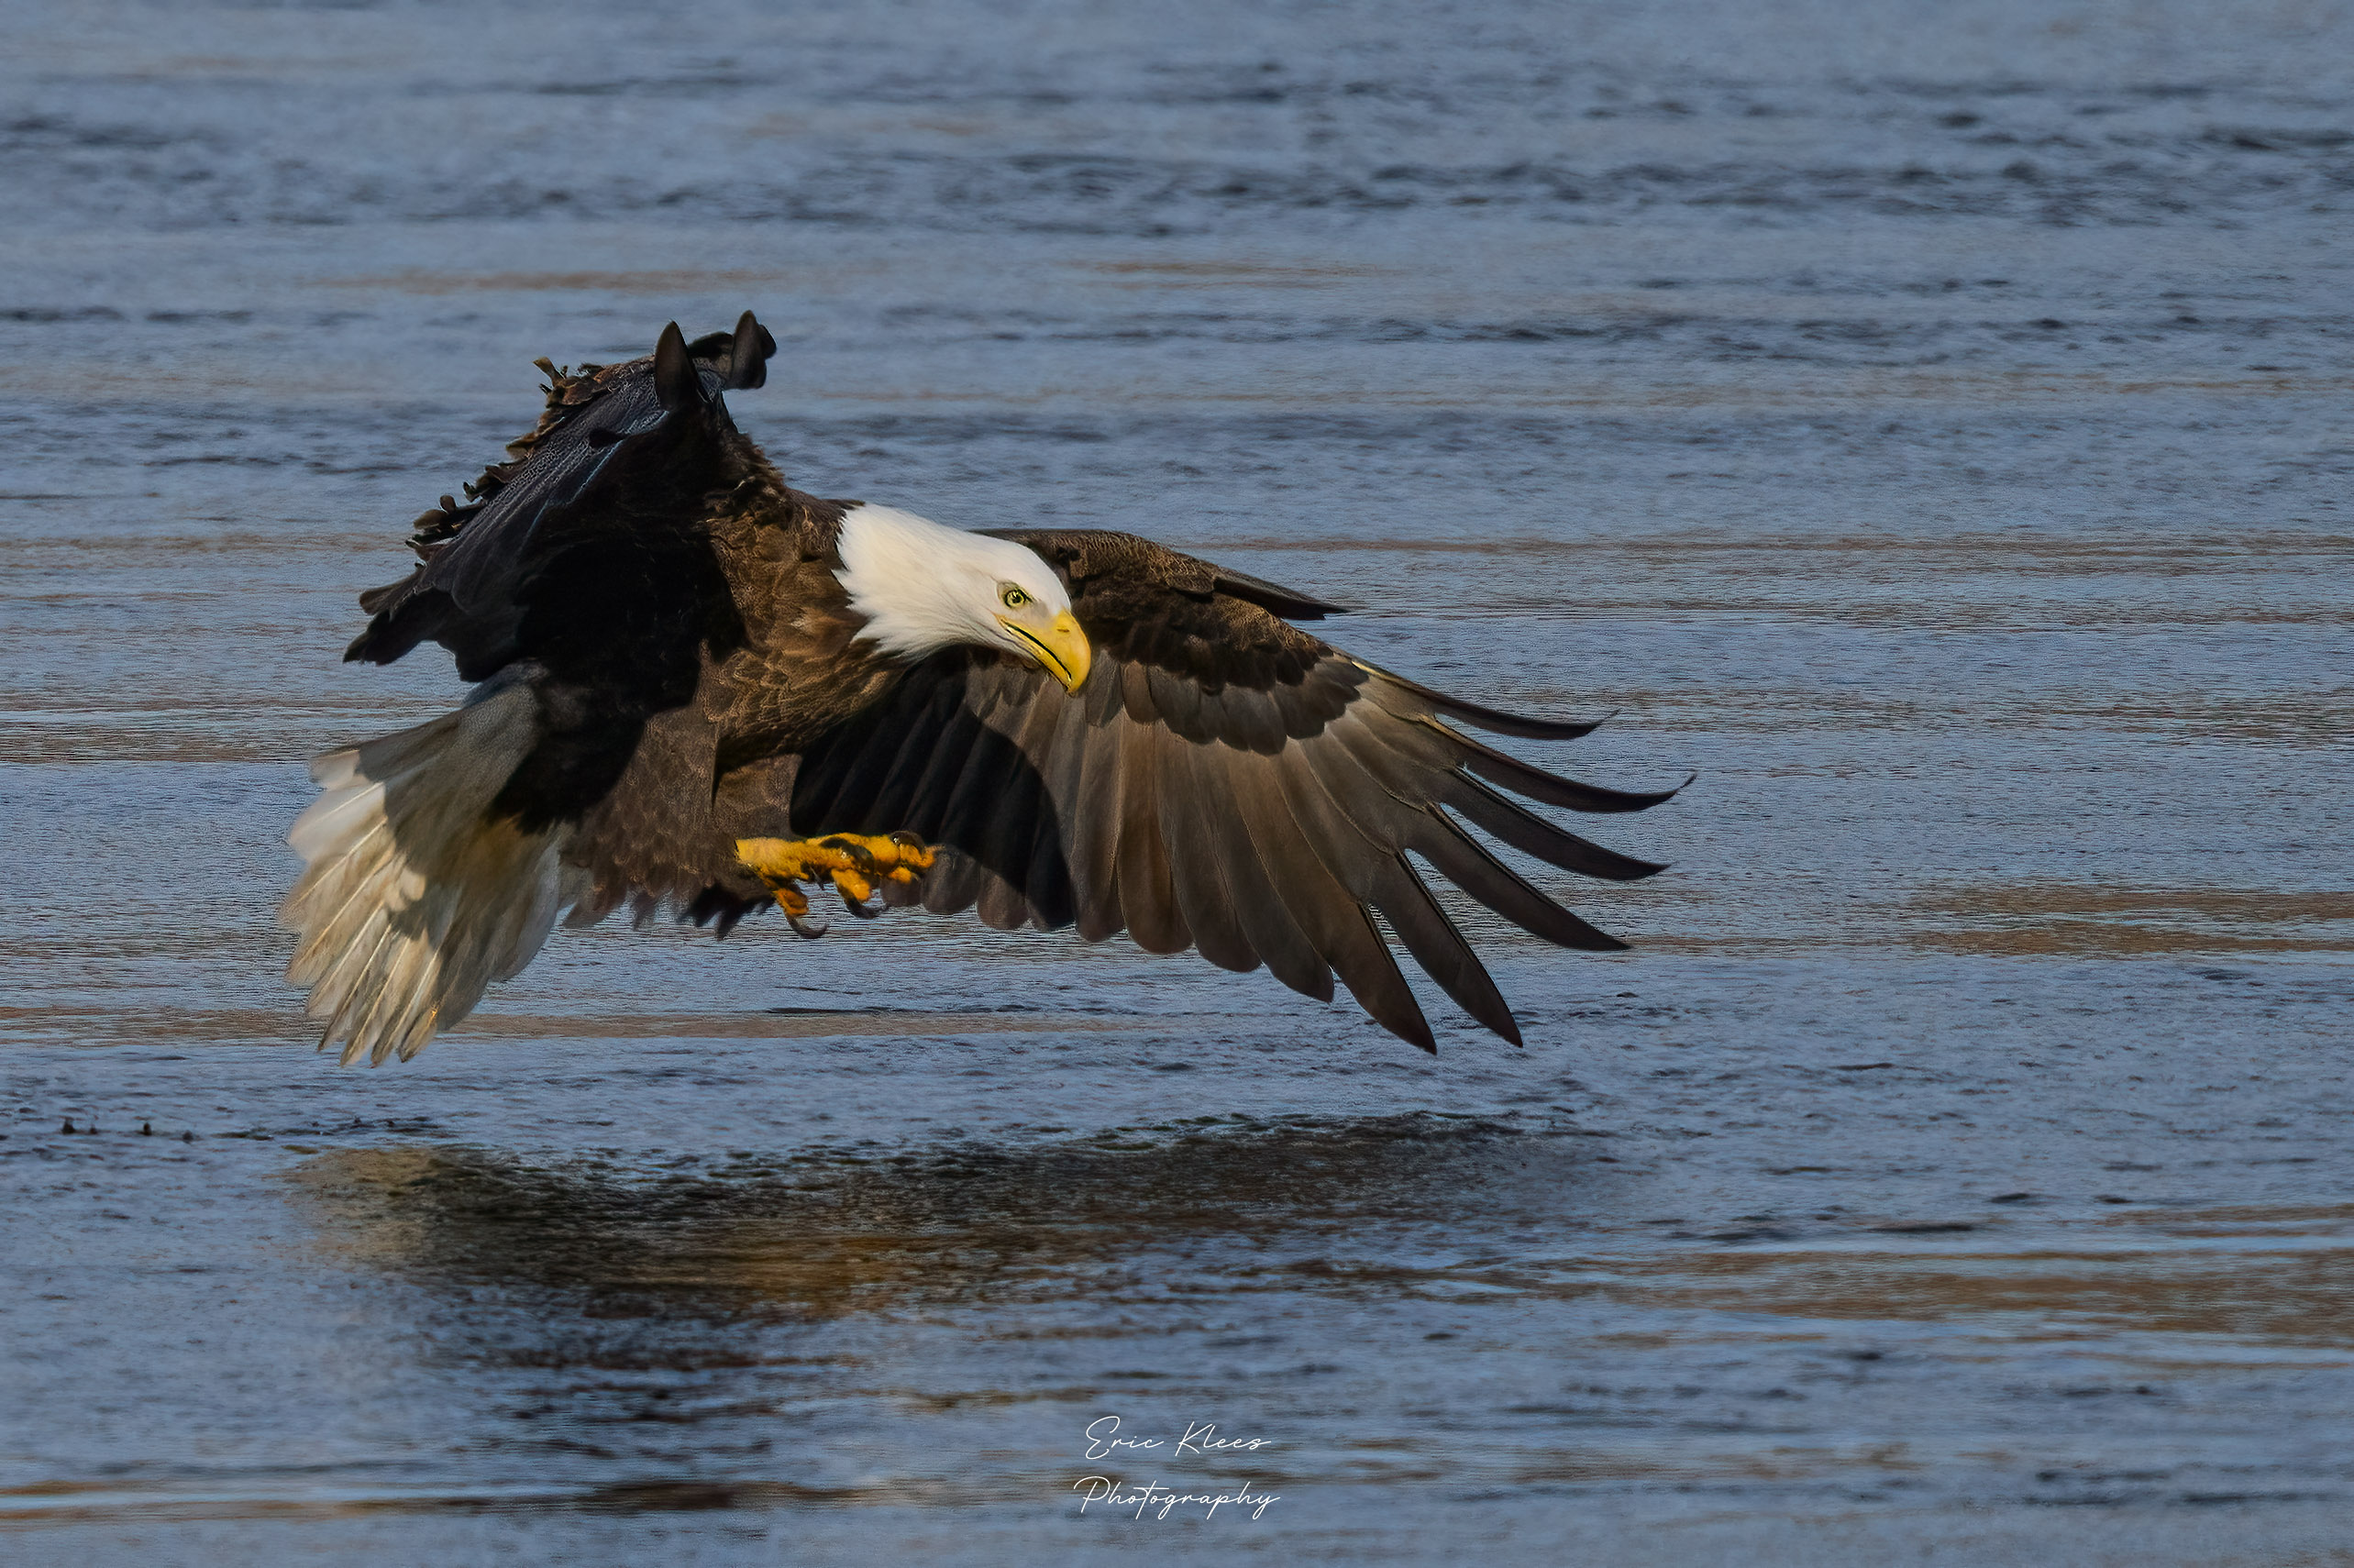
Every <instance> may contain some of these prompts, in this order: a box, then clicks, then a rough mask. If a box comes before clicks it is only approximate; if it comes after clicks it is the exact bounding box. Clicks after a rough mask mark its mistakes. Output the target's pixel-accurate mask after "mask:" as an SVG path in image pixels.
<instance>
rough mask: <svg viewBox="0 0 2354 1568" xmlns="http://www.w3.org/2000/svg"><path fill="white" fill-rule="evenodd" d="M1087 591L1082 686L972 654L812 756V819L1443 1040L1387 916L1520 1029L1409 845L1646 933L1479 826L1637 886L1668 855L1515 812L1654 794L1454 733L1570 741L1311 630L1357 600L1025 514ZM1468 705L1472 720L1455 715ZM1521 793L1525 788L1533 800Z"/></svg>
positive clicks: (803, 814) (1019, 533) (1012, 908)
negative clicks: (1344, 602) (1656, 859)
mask: <svg viewBox="0 0 2354 1568" xmlns="http://www.w3.org/2000/svg"><path fill="white" fill-rule="evenodd" d="M1000 537H1003V538H1008V539H1012V540H1014V541H1016V542H1018V543H1020V544H1022V545H1026V546H1028V547H1030V548H1032V549H1033V550H1035V551H1037V552H1038V553H1039V554H1040V555H1041V556H1043V557H1044V558H1046V559H1047V560H1048V561H1049V562H1050V563H1052V564H1053V565H1054V566H1055V569H1056V570H1057V571H1058V572H1059V573H1060V574H1061V575H1062V577H1063V578H1064V580H1065V581H1066V583H1067V584H1068V586H1069V590H1070V594H1071V603H1072V608H1073V610H1074V611H1075V612H1076V613H1077V614H1078V619H1079V623H1080V624H1081V625H1082V626H1083V627H1084V628H1085V629H1086V631H1087V634H1088V637H1089V642H1090V643H1091V644H1092V645H1093V646H1094V648H1095V650H1096V662H1095V666H1094V670H1093V673H1092V674H1091V675H1090V676H1089V679H1088V681H1087V683H1086V684H1085V685H1084V686H1083V687H1082V688H1080V690H1078V692H1076V693H1066V692H1065V691H1064V690H1063V689H1062V688H1061V687H1060V686H1058V685H1057V684H1056V683H1055V681H1054V680H1053V679H1049V678H1048V677H1047V676H1046V675H1045V674H1044V672H1043V671H1041V670H1039V669H1038V668H1035V667H1033V666H1028V665H1023V664H1021V663H1018V662H1017V661H1015V660H1014V659H1011V658H1008V657H1000V656H995V655H991V654H988V653H983V652H978V651H967V650H963V649H956V650H951V651H949V652H947V653H943V654H940V655H937V656H935V657H933V658H931V659H929V660H927V661H926V662H924V663H923V664H922V665H920V666H918V667H917V668H915V669H914V670H913V671H912V672H911V673H910V674H909V675H908V676H907V677H906V678H905V679H903V680H902V681H901V684H900V685H899V687H898V688H897V690H895V691H894V693H893V694H892V695H891V696H890V699H889V700H887V701H884V702H882V703H880V704H878V705H877V706H875V707H873V708H870V709H868V710H867V711H866V712H862V713H860V714H858V715H857V717H855V718H853V719H851V720H850V721H849V722H847V723H845V724H843V725H842V726H840V727H839V728H838V729H836V730H835V731H834V732H833V733H832V734H829V735H828V736H827V737H826V738H825V739H824V740H823V742H821V743H820V744H819V745H815V746H814V747H812V748H811V749H810V750H809V751H808V752H807V753H806V754H805V755H804V756H802V758H801V765H800V769H799V775H798V778H796V780H795V783H794V786H793V792H792V830H793V832H795V833H796V834H822V833H827V832H847V833H868V834H880V833H889V832H892V831H895V830H908V831H912V832H914V833H917V834H922V835H923V836H924V837H925V838H926V839H928V840H930V841H931V842H932V843H933V844H934V846H935V847H937V848H939V849H940V850H942V851H943V852H944V853H943V854H942V855H941V857H940V860H939V862H938V864H936V865H935V866H934V868H933V869H932V870H931V871H930V872H929V873H928V874H927V875H926V876H925V878H924V880H923V884H922V886H921V888H920V889H912V890H906V891H901V892H897V893H896V894H895V896H896V897H897V898H898V899H900V900H902V901H912V900H917V899H920V900H921V902H922V903H923V906H924V907H925V908H927V909H930V910H933V911H938V912H942V913H946V912H952V911H961V910H965V909H967V908H976V907H977V908H978V913H979V915H980V917H981V919H982V920H983V921H985V922H988V923H989V924H990V925H992V926H995V927H998V928H1000V929H1011V928H1012V927H1014V926H1017V925H1021V924H1022V923H1024V922H1027V923H1030V924H1032V925H1034V926H1036V927H1038V928H1040V929H1055V928H1059V927H1063V926H1071V925H1076V926H1077V927H1078V932H1079V934H1080V935H1081V936H1083V937H1085V938H1087V939H1088V940H1090V941H1100V940H1101V939H1103V938H1105V937H1108V936H1110V935H1111V934H1113V933H1117V932H1120V931H1122V930H1124V931H1126V932H1127V933H1129V934H1130V935H1131V936H1132V937H1133V938H1134V939H1135V941H1136V943H1137V944H1138V945H1139V946H1142V947H1144V949H1146V950H1147V951H1150V952H1155V953H1174V952H1178V951H1181V950H1183V949H1185V948H1187V947H1193V948H1196V949H1198V950H1199V952H1200V953H1201V955H1202V956H1203V957H1205V958H1208V959H1209V960H1210V962H1211V963H1213V964H1217V965H1220V966H1223V967H1225V968H1228V969H1236V970H1247V969H1254V968H1256V967H1258V966H1260V965H1261V964H1264V965H1265V966H1267V968H1268V969H1269V970H1271V971H1272V972H1273V973H1274V974H1275V976H1276V978H1278V979H1280V980H1282V981H1283V982H1284V983H1285V984H1286V985H1288V986H1289V987H1291V988H1293V989H1294V990H1298V991H1302V992H1305V993H1306V994H1308V995H1310V996H1312V997H1316V998H1319V999H1324V1000H1330V999H1332V978H1333V977H1334V976H1335V975H1338V976H1339V977H1340V979H1341V982H1342V984H1343V985H1345V986H1346V987H1347V988H1349V990H1350V991H1351V992H1352V993H1353V994H1354V996H1355V997H1356V999H1357V1000H1358V1001H1359V1002H1360V1003H1362V1004H1363V1005H1364V1007H1365V1010H1366V1011H1367V1012H1369V1013H1371V1014H1372V1015H1373V1017H1374V1018H1375V1019H1376V1020H1377V1021H1379V1022H1381V1023H1382V1024H1383V1025H1384V1026H1385V1027H1387V1028H1388V1029H1390V1030H1391V1031H1393V1032H1396V1033H1398V1035H1400V1036H1402V1037H1403V1038H1405V1039H1407V1040H1409V1041H1411V1042H1413V1043H1415V1044H1417V1045H1420V1046H1421V1047H1422V1048H1423V1049H1425V1050H1431V1049H1434V1048H1435V1047H1434V1045H1433V1043H1432V1040H1431V1029H1430V1024H1429V1023H1428V1021H1426V1020H1425V1019H1424V1018H1423V1016H1422V1011H1421V1009H1420V1006H1418V1005H1417V1003H1416V1001H1415V999H1414V996H1413V993H1412V992H1411V991H1410V990H1409V988H1407V985H1406V983H1405V980H1404V979H1403V977H1401V976H1400V974H1399V973H1398V966H1397V963H1396V962H1395V960H1394V959H1393V958H1392V957H1391V955H1390V952H1389V947H1388V944H1387V942H1386V941H1385V940H1384V938H1383V936H1382V933H1381V931H1380V929H1379V927H1378V926H1377V925H1376V923H1375V920H1374V916H1375V915H1376V913H1377V914H1378V915H1379V916H1380V917H1381V919H1382V920H1383V921H1386V922H1387V924H1388V926H1389V928H1390V930H1392V931H1393V932H1395V933H1397V935H1398V939H1399V940H1400V941H1401V942H1403V943H1404V944H1405V945H1406V948H1407V950H1408V951H1409V953H1411V954H1412V955H1413V956H1414V958H1415V960H1416V961H1417V962H1418V963H1420V965H1421V966H1422V967H1423V968H1424V969H1425V970H1427V971H1428V972H1429V973H1430V975H1431V978H1432V979H1434V980H1436V981H1437V982H1438V983H1439V985H1440V986H1441V988H1443V989H1444V990H1445V991H1446V993H1447V995H1449V996H1450V997H1452V998H1453V999H1454V1000H1455V1001H1456V1002H1457V1003H1458V1004H1459V1005H1460V1006H1461V1007H1462V1008H1463V1009H1464V1011H1466V1012H1468V1013H1470V1014H1471V1015H1472V1016H1473V1017H1474V1018H1475V1019H1477V1020H1478V1021H1480V1022H1481V1023H1484V1024H1486V1026H1487V1027H1488V1028H1490V1029H1492V1030H1494V1031H1495V1032H1497V1033H1498V1034H1500V1035H1502V1036H1504V1037H1505V1038H1506V1039H1508V1040H1510V1041H1512V1042H1514V1043H1519V1041H1520V1030H1519V1027H1518V1025H1517V1024H1516V1022H1515V1021H1514V1020H1513V1017H1512V1012H1511V1010H1510V1008H1509V1007H1508V1006H1507V1005H1506V1004H1505V1001H1504V999H1503V997H1502V995H1501V994H1500V993H1499V992H1498V991H1497V988H1496V984H1495V982H1494V980H1492V979H1491V978H1490V977H1488V974H1487V971H1486V968H1485V967H1484V966H1482V965H1481V964H1480V962H1479V959H1478V957H1477V956H1476V955H1475V954H1474V953H1473V952H1472V949H1471V946H1470V944H1468V943H1467V942H1465V941H1464V936H1463V933H1462V932H1460V931H1459V930H1457V929H1456V927H1455V925H1454V923H1453V922H1452V921H1450V920H1449V919H1448V918H1447V915H1446V913H1445V911H1443V910H1442V909H1441V907H1440V906H1439V903H1438V901H1437V900H1435V899H1434V898H1432V896H1431V891H1430V889H1429V888H1428V887H1427V886H1426V885H1425V883H1424V882H1423V879H1422V877H1421V876H1420V872H1419V871H1418V869H1417V867H1415V865H1414V863H1413V860H1412V859H1410V858H1409V856H1419V857H1420V859H1421V860H1423V861H1425V862H1427V863H1428V864H1429V865H1430V867H1431V868H1432V869H1434V870H1436V871H1437V872H1438V873H1439V874H1440V875H1441V876H1442V877H1444V878H1446V879H1447V880H1448V881H1450V882H1452V883H1453V884H1454V885H1455V886H1456V887H1458V888H1460V889H1463V890H1464V892H1466V893H1468V894H1470V895H1471V896H1472V897H1473V898H1475V899H1476V900H1479V901H1480V902H1481V903H1483V904H1485V905H1486V906H1487V907H1488V908H1489V909H1491V910H1494V911H1496V912H1497V913H1498V914H1500V915H1503V916H1504V917H1505V918H1507V919H1509V920H1510V921H1512V922H1514V923H1515V924H1518V925H1520V926H1521V927H1522V928H1524V929H1525V930H1528V931H1530V932H1532V933H1535V934H1537V935H1538V936H1541V937H1543V938H1544V939H1545V940H1547V941H1549V942H1553V943H1556V944H1560V945H1562V946H1564V947H1580V948H1588V949H1596V950H1611V949H1617V948H1619V947H1622V946H1623V945H1625V944H1622V943H1620V942H1619V941H1618V940H1616V939H1615V938H1613V937H1610V936H1607V935H1605V934H1604V933H1601V932H1599V931H1597V930H1596V929H1595V928H1594V927H1593V926H1591V925H1588V924H1587V923H1586V922H1585V921H1583V920H1580V919H1579V918H1578V917H1577V916H1576V915H1575V914H1573V913H1571V912H1570V911H1568V910H1566V909H1564V908H1563V907H1562V906H1561V905H1559V904H1557V903H1555V902H1554V901H1553V900H1552V899H1550V898H1548V897H1547V896H1546V895H1545V894H1543V893H1542V892H1541V891H1539V890H1538V889H1536V888H1534V887H1532V886H1531V885H1530V883H1529V882H1528V881H1526V880H1525V879H1524V878H1521V877H1520V875H1519V874H1517V873H1516V872H1514V871H1513V870H1512V869H1511V868H1510V867H1507V866H1506V865H1505V864H1504V863H1503V862H1502V861H1500V860H1499V859H1497V857H1496V856H1494V855H1492V854H1491V853H1490V852H1489V851H1488V850H1487V849H1486V847H1485V846H1484V845H1482V844H1481V843H1480V841H1479V840H1478V839H1476V838H1475V837H1474V836H1473V835H1472V834H1470V833H1468V832H1466V831H1465V828H1464V824H1465V823H1469V824H1470V825H1472V826H1475V827H1477V828H1479V829H1482V830H1484V831H1485V832H1486V833H1489V834H1494V835H1495V836H1496V837H1497V838H1498V839H1500V840H1502V841H1503V842H1504V843H1506V844H1509V845H1512V846H1513V847H1515V848H1517V849H1520V850H1523V851H1525V852H1527V853H1528V854H1530V855H1532V856H1537V857H1539V858H1540V859H1542V860H1545V861H1548V862H1550V863H1551V864H1553V865H1554V866H1557V867H1561V868H1563V869H1564V870H1568V871H1574V872H1578V873H1580V874H1582V875H1585V876H1588V877H1599V878H1609V879H1612V880H1618V881H1626V880H1631V879H1633V878H1639V877H1647V876H1650V875H1651V874H1652V872H1654V871H1657V870H1659V869H1661V867H1658V866H1655V865H1652V864H1651V863H1650V862H1648V861H1642V860H1634V859H1630V858H1629V857H1627V856H1623V855H1619V854H1616V853H1614V852H1613V851H1610V850H1608V849H1604V848H1602V847H1601V846H1599V845H1594V844H1590V843H1588V842H1586V840H1585V839H1583V838H1580V837H1578V836H1577V835H1576V834H1571V833H1568V832H1565V831H1564V830H1563V829H1562V828H1560V827H1557V826H1555V825H1554V824H1553V823H1549V822H1547V821H1545V820H1543V819H1542V818H1541V817H1539V816H1538V815H1536V814H1535V813H1534V812H1530V811H1528V810H1527V809H1525V808H1524V807H1522V806H1521V805H1520V804H1519V803H1517V802H1516V801H1513V800H1512V799H1511V798H1510V795H1512V794H1517V795H1520V796H1524V797H1526V798H1528V799H1530V800H1533V801H1542V802H1544V803H1546V804H1549V805H1553V806H1561V807H1566V808H1567V809H1569V810H1571V811H1576V812H1634V811H1641V810H1642V809H1643V808H1645V807H1647V806H1652V805H1655V804H1657V803H1658V802H1659V801H1663V800H1665V799H1667V798H1668V796H1669V795H1671V794H1673V793H1674V791H1673V790H1669V791H1665V792H1663V793H1658V794H1630V793H1625V792H1621V791H1619V790H1603V789H1597V788H1596V787H1594V786H1592V785H1587V784H1580V783H1576V782H1574V781H1572V780H1570V779H1566V778H1557V777H1555V776H1554V775H1553V774H1550V773H1546V772H1543V771H1541V770H1540V769H1538V768H1535V767H1531V766H1530V765H1528V764H1527V763H1524V762H1521V761H1519V760H1517V759H1516V758H1513V757H1511V756H1506V755H1505V754H1504V753H1502V752H1499V751H1497V750H1496V749H1494V748H1493V747H1490V746H1487V745H1483V744H1481V743H1480V742H1478V741H1476V740H1474V739H1472V738H1470V737H1469V736H1467V735H1465V734H1463V733H1462V732H1461V731H1460V730H1458V729H1457V728H1455V727H1453V726H1454V725H1455V724H1462V725H1468V726H1470V727H1473V728H1476V729H1482V730H1487V731H1490V732H1493V733H1497V734H1509V735H1520V736H1524V737H1528V738H1531V739H1553V740H1567V739H1573V738H1575V737H1576V736H1579V735H1582V734H1586V731H1587V730H1589V729H1590V728H1592V726H1591V725H1589V724H1575V723H1551V722H1547V721H1543V720H1537V719H1524V718H1519V717H1515V716H1513V715H1511V714H1508V713H1501V712H1496V711H1494V710H1492V709H1487V708H1483V707H1480V706H1478V705H1476V704H1474V703H1471V702H1465V701H1458V700H1456V699H1454V698H1452V697H1447V696H1444V695H1442V694H1441V693H1439V692H1436V691H1432V690H1430V689H1428V688H1426V687H1422V686H1420V685H1417V684H1416V683H1414V682H1413V681H1410V680H1408V679H1404V678H1402V677H1399V676H1397V675H1392V674H1390V673H1389V672H1387V671H1386V670H1382V669H1378V668H1375V667H1373V666H1372V665H1369V664H1366V663H1364V662H1363V661H1361V660H1358V659H1354V658H1351V657H1348V656H1347V655H1346V654H1344V653H1342V652H1340V651H1339V650H1338V649H1335V648H1333V647H1332V646H1329V645H1328V644H1326V643H1324V642H1322V641H1321V640H1319V639H1318V638H1316V637H1313V636H1311V635H1309V634H1307V633H1305V632H1302V631H1300V630H1299V629H1298V628H1296V627H1294V626H1291V625H1289V624H1286V622H1285V620H1284V619H1283V617H1284V616H1291V617H1294V618H1297V619H1312V618H1317V617H1320V616H1321V615H1322V614H1323V613H1326V612H1328V611H1332V610H1333V609H1334V608H1336V607H1335V606H1332V605H1328V604H1325V603H1323V602H1321V601H1318V600H1313V599H1310V598H1308V597H1306V596H1304V595H1300V594H1296V593H1292V592H1290V591H1287V590H1284V589H1280V588H1277V587H1276V586H1275V585H1274V584H1272V583H1267V582H1263V581H1261V580H1258V579H1255V578H1252V577H1248V576H1245V575H1243V574H1241V573H1238V572H1232V571H1227V570H1224V569H1220V568H1217V567H1213V566H1211V565H1210V564H1209V563H1207V562H1203V561H1199V560H1196V559H1193V558H1190V557H1187V556H1183V555H1179V554H1177V552H1175V551H1172V550H1167V549H1164V548H1162V547H1159V546H1157V545H1154V544H1151V543H1149V542H1147V541H1145V540H1143V539H1139V538H1136V537H1134V536H1130V535H1125V534H1114V533H1103V532H1095V531H1086V530H1007V531H1002V532H1000ZM1449 721H1453V723H1449ZM1507 791H1509V794H1508V793H1507Z"/></svg>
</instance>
